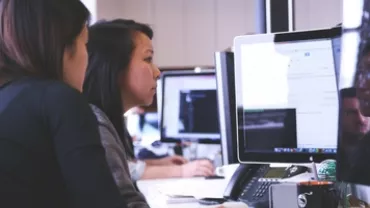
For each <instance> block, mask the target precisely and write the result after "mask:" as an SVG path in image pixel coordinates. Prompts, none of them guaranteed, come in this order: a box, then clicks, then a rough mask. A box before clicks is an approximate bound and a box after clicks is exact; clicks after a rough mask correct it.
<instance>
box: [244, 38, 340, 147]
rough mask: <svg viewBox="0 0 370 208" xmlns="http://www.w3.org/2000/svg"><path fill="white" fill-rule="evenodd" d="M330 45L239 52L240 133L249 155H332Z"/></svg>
mask: <svg viewBox="0 0 370 208" xmlns="http://www.w3.org/2000/svg"><path fill="white" fill-rule="evenodd" d="M333 45H334V44H332V41H331V40H330V39H321V40H315V41H312V40H309V41H295V42H280V43H271V42H270V43H255V44H245V45H243V46H242V48H241V58H242V63H241V70H242V72H241V75H242V97H243V112H244V118H245V119H246V122H245V123H244V126H243V127H239V129H241V128H243V129H244V137H245V138H246V141H248V142H246V150H247V151H254V150H255V151H260V150H269V151H276V152H301V151H309V152H313V153H314V152H321V151H326V152H331V151H332V152H333V153H334V152H335V149H336V145H337V134H338V133H337V121H338V94H337V84H336V75H335V65H336V64H335V63H334V58H333ZM339 52H340V51H339ZM249 57H253V58H249ZM239 124H243V122H239ZM261 138H266V141H261ZM257 140H258V142H257ZM262 140H263V139H262ZM252 144H253V145H252ZM264 144H268V145H264ZM254 145H255V146H254Z"/></svg>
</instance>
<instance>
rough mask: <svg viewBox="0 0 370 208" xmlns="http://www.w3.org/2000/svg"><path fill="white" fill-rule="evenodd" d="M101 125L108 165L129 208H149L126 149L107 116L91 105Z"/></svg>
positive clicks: (101, 136)
mask: <svg viewBox="0 0 370 208" xmlns="http://www.w3.org/2000/svg"><path fill="white" fill-rule="evenodd" d="M90 106H91V108H92V110H93V112H94V114H95V116H96V118H97V121H98V125H99V132H100V138H101V141H102V144H103V147H104V149H105V155H106V158H107V161H108V165H109V167H110V169H111V172H112V174H113V177H114V180H115V181H116V184H117V186H118V188H119V191H120V193H121V195H122V197H124V198H125V200H126V201H127V205H128V207H129V208H148V207H149V205H148V204H147V203H146V201H145V198H144V196H143V195H142V194H141V193H140V192H139V191H137V190H136V189H135V187H134V185H133V182H132V180H131V177H130V171H129V168H128V165H127V156H126V154H125V148H124V146H123V144H122V142H121V140H120V138H119V136H118V133H117V131H116V130H115V128H114V126H113V124H112V123H111V122H110V121H109V119H108V117H107V116H106V114H105V113H104V112H103V111H101V110H100V109H99V108H98V107H96V106H94V105H90Z"/></svg>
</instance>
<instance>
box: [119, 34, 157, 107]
mask: <svg viewBox="0 0 370 208" xmlns="http://www.w3.org/2000/svg"><path fill="white" fill-rule="evenodd" d="M134 43H135V48H134V51H133V53H132V55H131V61H130V64H129V67H128V70H127V71H123V72H122V73H124V74H123V76H120V77H121V78H120V79H121V80H119V83H120V86H121V89H122V90H121V97H122V98H123V105H124V106H123V107H124V110H125V111H127V110H128V109H130V108H132V107H134V106H138V105H150V104H151V103H152V102H153V97H154V94H155V92H156V88H157V79H158V78H159V75H160V71H159V69H158V68H157V67H156V66H155V65H154V64H153V62H152V60H153V45H152V41H151V40H150V39H149V38H148V37H147V36H146V35H145V34H143V33H141V32H138V33H137V34H136V35H135V39H134Z"/></svg>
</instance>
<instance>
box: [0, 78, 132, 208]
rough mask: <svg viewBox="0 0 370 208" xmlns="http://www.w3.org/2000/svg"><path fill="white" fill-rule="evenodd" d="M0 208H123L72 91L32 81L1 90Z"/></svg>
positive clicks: (90, 117) (91, 123) (94, 131)
mask: <svg viewBox="0 0 370 208" xmlns="http://www.w3.org/2000/svg"><path fill="white" fill-rule="evenodd" d="M0 207H4V208H5V207H6V208H13V207H17V208H18V207H22V208H26V207H27V208H70V207H71V208H72V207H73V208H77V207H78V208H85V207H86V208H95V207H96V208H111V207H112V208H113V207H114V208H121V207H122V208H123V207H126V205H125V200H124V199H123V198H122V197H121V196H120V194H119V191H118V188H117V186H116V185H115V182H114V180H113V177H112V174H111V172H110V170H109V168H108V165H107V162H106V158H105V152H104V149H103V147H102V144H101V142H100V138H99V132H98V127H97V121H96V118H95V116H94V114H93V113H92V111H91V109H90V107H89V105H88V103H87V101H86V100H85V99H84V98H83V96H82V95H81V94H80V93H79V92H78V91H76V90H75V89H72V88H70V87H68V86H67V85H65V84H64V83H61V82H56V81H47V80H41V79H36V78H23V79H20V80H17V81H13V82H11V83H8V84H5V85H2V86H0Z"/></svg>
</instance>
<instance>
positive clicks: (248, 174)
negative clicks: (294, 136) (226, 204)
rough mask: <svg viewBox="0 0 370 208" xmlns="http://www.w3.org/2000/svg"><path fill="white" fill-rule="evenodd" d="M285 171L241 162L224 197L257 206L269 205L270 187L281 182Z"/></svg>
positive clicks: (257, 207)
mask: <svg viewBox="0 0 370 208" xmlns="http://www.w3.org/2000/svg"><path fill="white" fill-rule="evenodd" d="M285 171H286V169H285V168H270V166H269V165H260V164H248V165H247V164H240V166H239V167H238V168H237V169H236V171H235V173H234V175H233V176H232V177H231V179H230V182H229V184H228V185H227V187H226V189H225V192H224V198H225V199H227V200H232V201H241V202H244V203H246V204H247V205H249V206H252V207H256V208H259V207H261V208H262V207H263V208H264V207H269V188H270V186H271V185H272V184H277V183H279V182H278V179H279V178H282V177H283V175H284V174H285Z"/></svg>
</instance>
